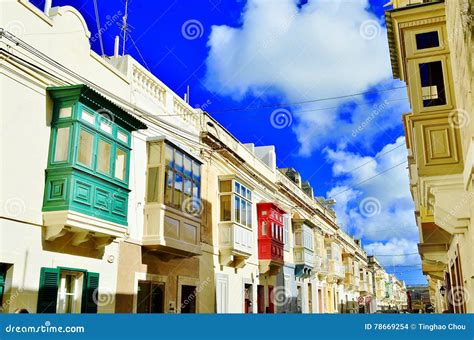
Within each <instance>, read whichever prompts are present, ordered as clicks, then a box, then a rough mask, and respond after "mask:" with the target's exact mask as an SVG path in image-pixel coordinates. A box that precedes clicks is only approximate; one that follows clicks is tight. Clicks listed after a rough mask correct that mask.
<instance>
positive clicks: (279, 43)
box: [32, 0, 425, 283]
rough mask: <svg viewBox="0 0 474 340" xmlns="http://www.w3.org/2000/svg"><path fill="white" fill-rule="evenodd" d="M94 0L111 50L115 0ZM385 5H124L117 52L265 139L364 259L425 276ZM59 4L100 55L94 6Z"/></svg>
mask: <svg viewBox="0 0 474 340" xmlns="http://www.w3.org/2000/svg"><path fill="white" fill-rule="evenodd" d="M32 2H33V3H35V4H36V5H38V7H40V8H42V6H43V3H44V1H41V0H33V1H32ZM97 2H98V10H99V17H100V21H101V27H104V28H105V32H104V34H103V40H104V49H105V54H107V55H111V54H112V53H113V40H114V37H115V35H117V34H119V33H120V29H119V25H120V24H121V21H120V20H121V17H122V16H123V14H124V12H125V6H124V1H103V0H102V1H101V0H98V1H97ZM386 2H388V0H371V1H370V2H369V1H368V0H309V1H304V0H303V1H297V0H248V1H244V0H236V1H223V0H199V1H186V0H161V1H153V2H151V1H139V0H130V1H129V16H128V23H129V25H130V27H131V32H130V36H131V39H129V40H128V41H127V44H126V53H127V54H131V55H132V56H134V57H135V58H136V59H137V60H138V61H140V62H141V63H142V64H146V66H147V67H148V68H149V69H150V70H151V71H152V72H153V73H154V74H155V75H156V76H157V77H158V78H160V79H161V80H162V81H163V82H164V83H165V84H167V85H168V86H169V87H170V88H171V89H172V90H174V91H175V92H176V93H178V94H180V95H182V94H183V93H184V92H186V87H187V86H189V87H190V104H191V105H192V106H194V107H203V108H205V109H206V111H208V112H209V113H210V114H212V115H213V116H214V117H215V118H216V119H217V120H218V121H219V122H221V124H222V125H224V126H225V127H226V128H227V129H228V130H230V131H231V132H232V133H233V134H234V135H235V136H236V137H237V138H239V139H240V140H241V141H243V142H251V143H255V144H256V145H269V144H273V145H275V146H276V150H277V158H278V161H277V164H278V166H279V167H294V168H296V169H297V170H298V171H299V172H300V173H301V175H302V177H303V179H308V180H310V182H311V184H312V185H313V187H314V190H315V193H316V194H317V195H318V196H325V197H331V198H334V199H336V201H337V205H336V207H335V208H336V211H337V213H338V219H339V223H340V224H341V226H342V227H343V228H344V229H345V230H346V231H347V232H349V233H350V234H351V235H355V237H357V238H362V240H363V245H364V246H365V248H366V250H367V251H368V253H369V254H375V255H379V257H378V258H379V260H381V261H382V263H383V264H385V265H386V266H387V269H388V271H389V272H392V273H396V274H397V276H399V277H400V278H402V279H405V280H406V281H407V283H424V282H425V279H424V277H423V276H422V274H421V269H420V259H419V256H418V255H416V253H417V247H416V243H417V240H418V233H417V229H416V225H415V220H414V215H413V203H412V201H411V197H410V193H409V189H408V188H409V187H408V177H407V170H406V162H405V161H406V149H405V146H404V138H403V127H402V124H401V115H402V114H403V113H404V112H407V111H409V105H408V102H407V99H406V98H407V94H406V90H405V88H404V84H403V83H400V82H398V81H395V80H393V79H392V77H391V70H390V62H389V52H388V46H387V39H386V31H385V27H384V20H383V10H384V9H383V7H382V6H383V5H384V3H386ZM59 5H72V6H74V7H76V8H77V9H79V10H80V12H81V13H82V14H83V15H84V17H85V19H86V21H87V23H88V26H89V30H90V31H91V34H92V39H91V45H92V48H93V49H94V50H95V51H96V52H98V53H100V44H99V41H98V39H96V38H95V37H96V36H95V34H96V33H97V23H96V20H95V17H94V3H93V1H92V0H85V1H84V0H82V1H81V0H53V6H59ZM118 17H120V19H119V20H116V19H117V18H118ZM132 40H133V41H132ZM361 93H362V94H361ZM354 94H361V95H354ZM327 98H334V99H331V100H326V99H327ZM321 99H323V100H321ZM282 103H283V104H289V105H280V104H282ZM402 254H415V255H406V256H399V255H402ZM394 255H396V256H394Z"/></svg>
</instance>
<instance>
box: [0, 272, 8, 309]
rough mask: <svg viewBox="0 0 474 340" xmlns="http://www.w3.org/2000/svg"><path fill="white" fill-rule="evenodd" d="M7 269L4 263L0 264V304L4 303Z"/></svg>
mask: <svg viewBox="0 0 474 340" xmlns="http://www.w3.org/2000/svg"><path fill="white" fill-rule="evenodd" d="M6 273H7V270H6V266H5V265H4V264H0V306H2V305H3V292H4V290H5V276H6Z"/></svg>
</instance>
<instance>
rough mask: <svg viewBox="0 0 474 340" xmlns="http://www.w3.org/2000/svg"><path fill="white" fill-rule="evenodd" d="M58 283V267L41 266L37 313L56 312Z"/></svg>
mask: <svg viewBox="0 0 474 340" xmlns="http://www.w3.org/2000/svg"><path fill="white" fill-rule="evenodd" d="M58 284H59V270H58V269H57V268H41V275H40V285H39V290H38V305H37V307H36V312H37V313H56V305H57V301H58Z"/></svg>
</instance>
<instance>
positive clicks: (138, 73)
mask: <svg viewBox="0 0 474 340" xmlns="http://www.w3.org/2000/svg"><path fill="white" fill-rule="evenodd" d="M132 80H133V84H134V85H135V86H137V87H138V88H139V89H141V90H142V91H143V92H145V93H147V94H148V95H149V96H150V97H151V98H153V99H154V100H155V101H157V102H158V103H160V104H161V105H163V106H166V88H165V87H164V86H162V85H161V84H160V83H159V82H158V81H157V80H156V78H155V77H154V76H153V75H149V74H148V73H147V71H145V70H144V69H142V68H141V67H139V66H137V65H136V64H134V65H133V68H132Z"/></svg>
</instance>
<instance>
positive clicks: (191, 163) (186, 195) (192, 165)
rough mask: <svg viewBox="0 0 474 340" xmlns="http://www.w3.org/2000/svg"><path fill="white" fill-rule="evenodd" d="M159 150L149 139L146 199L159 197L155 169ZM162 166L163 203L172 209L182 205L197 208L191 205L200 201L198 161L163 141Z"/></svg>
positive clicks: (157, 178) (190, 209) (191, 211)
mask: <svg viewBox="0 0 474 340" xmlns="http://www.w3.org/2000/svg"><path fill="white" fill-rule="evenodd" d="M161 150H162V148H160V147H159V146H158V145H157V143H151V145H150V146H149V149H148V153H149V155H148V185H147V186H148V191H147V202H158V201H159V200H160V198H159V195H158V193H159V186H160V184H159V181H160V176H158V173H159V168H160V164H161V157H160V155H159V154H160V153H161ZM164 168H165V169H164V200H163V201H164V203H165V204H166V205H168V206H170V207H173V208H176V209H182V208H186V210H187V211H186V212H188V213H193V212H197V211H198V210H199V207H197V206H195V205H199V204H200V203H199V201H200V198H201V193H200V188H201V164H200V163H199V162H198V161H197V160H195V159H194V158H192V157H191V156H190V155H187V154H185V152H184V151H182V150H180V149H179V148H177V147H175V146H174V145H171V144H170V143H167V142H165V143H164ZM192 199H193V200H192ZM191 200H192V201H191ZM185 202H186V203H185ZM187 202H189V204H187ZM188 208H189V209H188Z"/></svg>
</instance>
